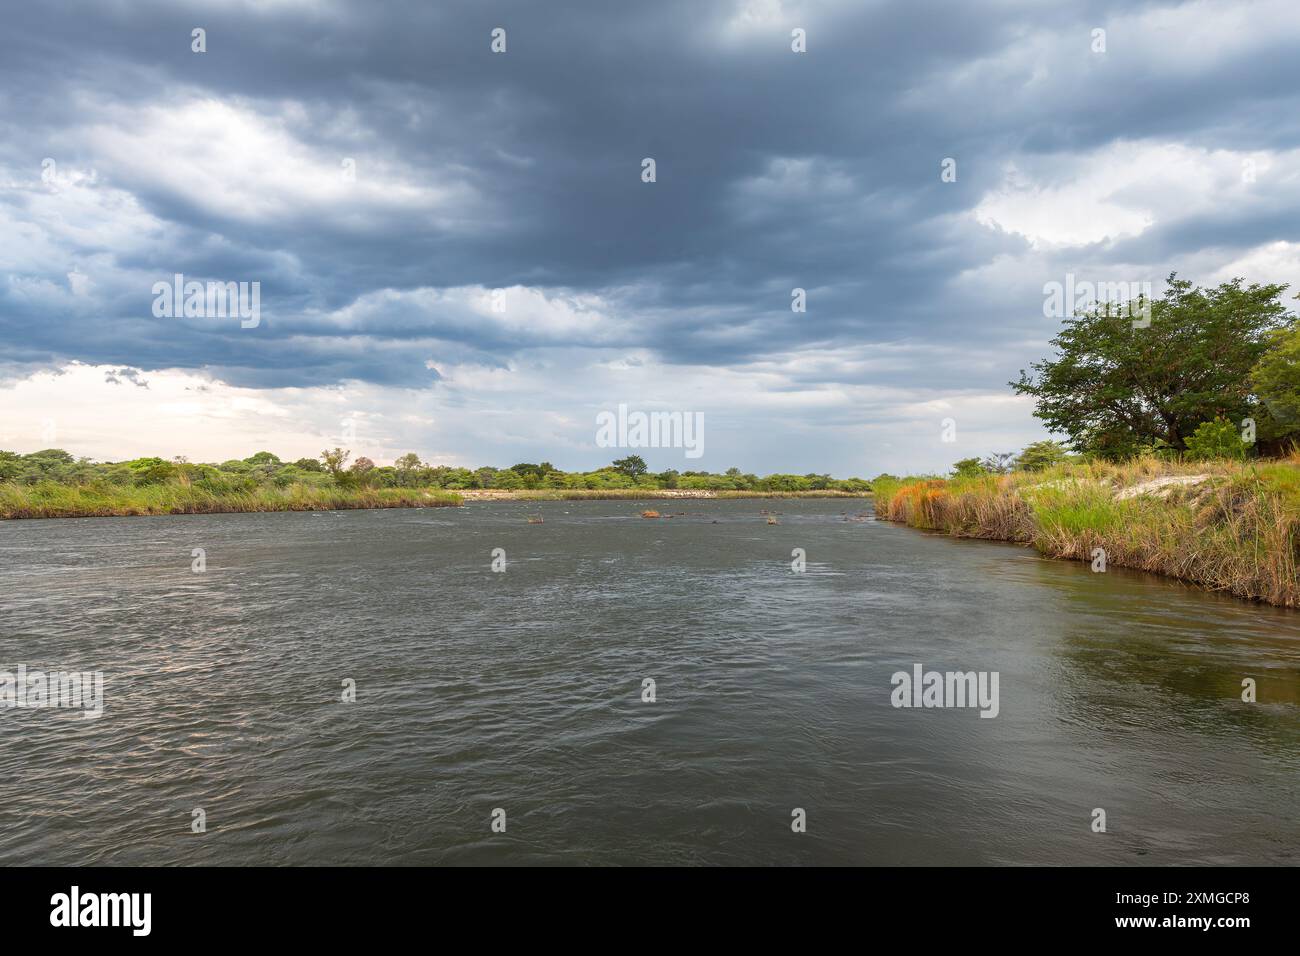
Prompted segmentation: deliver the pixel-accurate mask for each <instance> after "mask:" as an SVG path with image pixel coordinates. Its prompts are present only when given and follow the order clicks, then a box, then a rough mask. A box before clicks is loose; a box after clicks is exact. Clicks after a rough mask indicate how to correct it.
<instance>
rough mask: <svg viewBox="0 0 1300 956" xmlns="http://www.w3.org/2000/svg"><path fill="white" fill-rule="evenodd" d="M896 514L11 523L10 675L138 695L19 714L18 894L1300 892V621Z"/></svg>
mask: <svg viewBox="0 0 1300 956" xmlns="http://www.w3.org/2000/svg"><path fill="white" fill-rule="evenodd" d="M643 507H655V508H659V509H660V510H662V511H665V512H669V511H671V512H677V511H682V512H685V514H684V515H682V516H678V517H674V518H672V519H671V520H663V519H661V520H658V521H650V520H643V519H641V518H640V517H639V511H640V510H641V508H643ZM869 507H870V505H869V503H868V502H860V501H835V500H823V501H808V500H805V501H774V502H762V501H754V500H745V501H680V502H647V503H644V504H637V503H635V502H625V501H587V502H548V503H544V504H525V503H519V502H498V503H480V504H471V505H467V506H465V507H463V508H460V509H439V510H431V511H354V512H344V513H336V514H331V513H325V514H248V515H212V516H177V517H160V518H122V519H111V518H110V519H76V520H59V521H25V522H4V523H0V670H4V669H8V670H13V669H14V668H16V666H17V665H18V664H26V665H27V666H28V667H29V668H35V667H44V668H49V669H57V668H63V669H78V670H102V671H103V672H104V674H105V693H106V698H107V703H106V708H105V715H104V716H103V717H102V718H100V719H98V720H85V719H82V718H81V717H80V716H79V715H77V714H75V713H73V712H69V711H54V710H31V709H28V710H13V709H2V710H0V863H4V864H10V865H16V864H31V863H55V864H65V863H67V864H72V863H76V864H109V863H113V864H132V863H166V864H173V863H181V864H234V863H253V864H282V863H288V864H346V863H398V864H421V863H542V862H545V863H575V864H592V863H627V864H634V863H853V864H859V863H860V864H908V863H912V864H943V863H952V864H991V863H1045V864H1060V863H1083V864H1124V863H1143V864H1164V863H1214V864H1238V863H1240V864H1247V863H1289V864H1295V863H1297V862H1300V852H1298V851H1300V615H1297V614H1296V613H1293V612H1285V611H1280V610H1276V609H1271V608H1267V607H1262V606H1256V605H1251V604H1247V603H1244V602H1240V601H1237V600H1235V599H1231V598H1227V597H1221V596H1217V595H1213V594H1207V593H1203V592H1199V591H1196V590H1194V589H1191V588H1188V587H1185V586H1183V585H1180V584H1177V583H1174V582H1170V581H1166V580H1163V579H1159V578H1154V577H1149V576H1145V575H1139V574H1134V573H1132V572H1125V571H1122V570H1117V569H1114V568H1112V569H1111V570H1110V572H1108V573H1106V574H1093V573H1091V571H1090V570H1089V568H1088V566H1087V565H1086V564H1075V563H1067V562H1058V561H1051V560H1046V559H1042V558H1039V557H1038V556H1036V555H1035V554H1034V553H1033V552H1031V551H1028V550H1025V549H1021V548H1016V547H1011V546H1006V545H998V544H989V543H985V542H969V541H954V540H951V539H947V538H942V537H936V536H929V535H925V534H921V533H918V532H916V531H912V530H909V529H906V528H900V527H896V526H893V525H888V524H883V523H877V522H875V521H871V520H851V519H852V518H853V516H854V515H856V514H858V513H860V512H862V511H863V510H864V509H867V508H869ZM762 508H770V509H774V510H776V511H778V512H780V513H781V514H780V524H779V525H777V526H769V525H767V524H766V520H765V518H764V517H763V516H762V515H761V514H760V509H762ZM536 513H541V514H543V515H544V516H545V523H544V524H528V523H526V521H525V516H526V515H527V514H536ZM200 547H201V548H204V549H205V550H206V552H207V571H206V573H203V574H195V573H193V572H192V571H191V570H190V563H191V549H192V548H200ZM796 547H799V548H803V549H805V550H806V552H807V560H808V566H807V572H806V573H804V574H795V573H792V571H791V568H790V561H791V549H793V548H796ZM493 548H504V549H505V552H506V560H507V562H508V563H507V570H506V572H505V573H500V574H498V573H493V572H492V571H491V568H490V564H491V560H492V555H491V552H492V549H493ZM914 663H921V664H923V665H925V666H926V668H927V669H930V668H933V669H936V670H943V671H947V670H963V671H964V670H988V671H998V672H999V674H1000V682H999V688H1000V713H999V715H998V716H997V717H996V718H995V719H981V718H980V717H979V716H978V712H977V711H975V710H971V709H930V710H925V709H896V708H894V707H892V706H891V704H890V692H891V686H890V676H891V675H892V674H893V673H894V672H895V671H898V670H908V671H910V669H911V667H912V665H913V664H914ZM1245 677H1252V678H1254V679H1255V680H1256V681H1257V682H1258V694H1259V701H1258V702H1257V703H1254V704H1248V703H1243V702H1242V701H1241V681H1242V679H1243V678H1245ZM644 678H653V679H654V680H655V681H656V683H657V696H658V699H657V701H656V702H655V703H643V702H642V700H641V687H642V680H643V679H644ZM345 679H352V680H355V681H356V686H357V701H356V702H355V703H344V702H342V701H341V699H340V697H341V694H342V686H341V685H342V682H343V681H344V680H345ZM498 807H500V808H503V809H505V811H506V819H507V830H506V832H505V833H504V834H501V833H493V832H492V831H491V829H490V826H489V824H490V820H491V814H492V811H493V809H494V808H498ZM796 807H800V808H803V809H805V810H806V812H807V821H808V832H807V833H805V834H796V833H793V832H792V831H791V827H790V822H791V811H792V809H793V808H796ZM1095 807H1101V808H1104V809H1105V810H1106V814H1107V830H1108V832H1106V833H1093V832H1091V830H1090V823H1091V820H1092V816H1091V814H1092V810H1093V808H1095ZM195 808H202V809H203V810H204V811H205V812H206V814H207V832H206V833H204V834H201V835H200V834H194V833H192V832H191V830H190V823H191V812H192V811H193V810H194V809H195Z"/></svg>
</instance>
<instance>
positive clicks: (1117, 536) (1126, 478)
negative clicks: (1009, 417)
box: [874, 454, 1300, 607]
mask: <svg viewBox="0 0 1300 956" xmlns="http://www.w3.org/2000/svg"><path fill="white" fill-rule="evenodd" d="M1161 479H1188V480H1191V483H1188V484H1181V485H1180V484H1168V485H1163V486H1162V485H1161V484H1160V483H1159V482H1160V480H1161ZM1192 479H1195V480H1192ZM1126 489H1127V490H1128V493H1127V494H1126V493H1125V492H1126ZM874 490H875V493H876V501H875V508H876V514H877V516H878V517H880V518H883V519H885V520H888V521H897V522H901V523H904V524H907V525H910V526H912V527H915V528H925V529H929V530H934V531H941V532H943V533H945V534H951V535H955V536H958V537H969V538H989V539H995V540H1000V541H1014V542H1019V543H1022V544H1028V545H1031V546H1033V547H1034V548H1035V549H1037V550H1038V551H1040V552H1041V553H1043V554H1046V555H1049V556H1051V557H1056V558H1065V559H1070V560H1078V561H1091V560H1092V559H1093V553H1094V550H1095V549H1097V548H1101V549H1103V550H1104V551H1105V553H1106V563H1107V565H1115V566H1119V567H1129V568H1137V569H1140V570H1143V571H1149V572H1152V573H1155V574H1164V575H1168V576H1170V577H1174V578H1178V579H1180V580H1183V581H1188V582H1191V583H1193V584H1197V585H1200V586H1202V587H1206V588H1211V589H1213V590H1218V591H1226V592H1228V593H1231V594H1235V595H1237V596H1238V597H1242V598H1248V599H1251V600H1258V601H1263V602H1266V603H1269V604H1276V605H1280V606H1284V607H1300V577H1298V574H1297V568H1298V567H1300V457H1298V456H1296V455H1295V454H1292V455H1291V456H1290V457H1289V458H1286V459H1282V460H1278V461H1268V462H1245V463H1242V462H1235V461H1216V462H1187V463H1178V462H1167V461H1162V460H1159V459H1155V458H1142V459H1137V460H1134V461H1130V462H1125V463H1120V464H1111V463H1105V462H1093V463H1087V464H1072V465H1060V466H1057V467H1054V468H1051V469H1047V470H1044V471H1037V472H1014V473H1012V474H1010V475H1001V476H996V475H990V476H984V477H978V478H959V479H942V478H922V479H904V480H899V481H889V482H878V483H877V484H876V486H875V488H874ZM1135 492H1141V493H1135Z"/></svg>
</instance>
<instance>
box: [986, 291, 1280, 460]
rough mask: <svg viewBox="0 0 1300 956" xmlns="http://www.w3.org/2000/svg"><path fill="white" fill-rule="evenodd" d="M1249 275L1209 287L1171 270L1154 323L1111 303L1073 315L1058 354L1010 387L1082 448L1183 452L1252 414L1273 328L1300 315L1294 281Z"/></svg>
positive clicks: (1058, 341) (1110, 454)
mask: <svg viewBox="0 0 1300 956" xmlns="http://www.w3.org/2000/svg"><path fill="white" fill-rule="evenodd" d="M1242 281H1243V280H1241V279H1233V280H1232V281H1231V282H1225V283H1223V284H1222V285H1220V286H1218V287H1217V288H1213V289H1201V288H1199V287H1196V286H1193V285H1192V283H1190V282H1188V281H1186V280H1183V279H1179V278H1177V276H1176V275H1170V277H1169V288H1168V290H1167V291H1166V293H1165V295H1164V297H1163V298H1161V299H1157V300H1155V301H1153V302H1152V304H1151V321H1150V325H1149V326H1148V327H1145V328H1143V327H1138V328H1135V327H1134V326H1133V319H1132V317H1131V316H1130V315H1128V314H1126V312H1127V310H1126V309H1124V308H1123V307H1119V308H1115V307H1113V306H1109V305H1108V306H1105V307H1102V308H1097V309H1094V310H1093V311H1091V312H1089V313H1086V314H1082V315H1077V316H1074V317H1073V318H1069V319H1066V320H1065V323H1064V326H1065V327H1064V328H1063V329H1062V330H1061V331H1060V332H1059V333H1058V334H1057V336H1056V338H1054V339H1052V345H1053V346H1054V347H1055V348H1056V350H1057V355H1056V357H1055V358H1052V359H1048V360H1046V361H1043V362H1038V363H1036V364H1035V365H1034V366H1033V369H1034V371H1035V372H1036V373H1037V374H1036V375H1034V376H1030V375H1028V374H1026V373H1025V371H1024V370H1023V369H1022V370H1021V372H1020V380H1019V381H1017V382H1011V383H1010V384H1011V386H1012V388H1014V389H1015V390H1016V391H1017V392H1018V393H1020V394H1021V395H1032V396H1033V397H1034V398H1035V399H1037V404H1036V405H1035V408H1034V415H1035V416H1036V417H1037V418H1040V419H1042V420H1043V422H1044V423H1046V425H1047V427H1048V428H1049V429H1050V430H1052V431H1054V432H1059V433H1062V434H1066V435H1069V436H1070V442H1071V444H1072V445H1074V447H1075V448H1077V449H1079V450H1080V451H1085V452H1091V453H1094V454H1097V455H1100V456H1102V457H1107V458H1123V457H1126V456H1128V455H1132V454H1135V453H1137V452H1139V451H1141V450H1143V449H1150V448H1154V447H1158V446H1160V445H1164V446H1168V447H1171V448H1174V449H1177V450H1182V449H1184V448H1186V445H1187V438H1188V436H1190V435H1191V434H1192V433H1193V432H1194V431H1195V430H1196V428H1197V427H1198V426H1199V425H1200V424H1201V423H1202V422H1204V421H1208V420H1211V419H1213V418H1215V417H1217V416H1220V415H1222V416H1224V417H1227V418H1229V419H1231V420H1233V421H1239V420H1241V419H1242V418H1244V417H1247V416H1249V414H1250V413H1251V411H1252V409H1253V408H1254V407H1255V406H1256V403H1255V401H1254V398H1253V395H1252V393H1251V385H1250V372H1251V370H1252V369H1254V368H1255V366H1256V364H1257V363H1258V362H1259V360H1260V358H1261V357H1262V356H1263V354H1264V353H1265V351H1266V350H1267V348H1268V344H1269V334H1270V333H1271V332H1272V331H1274V330H1275V329H1277V328H1278V327H1280V326H1282V325H1285V324H1286V323H1287V322H1289V321H1291V320H1292V318H1291V316H1289V315H1288V313H1287V311H1286V308H1285V306H1283V305H1282V303H1281V302H1280V301H1279V298H1280V296H1281V295H1282V293H1283V292H1284V291H1285V290H1286V286H1285V285H1276V284H1270V285H1259V284H1258V283H1252V284H1251V285H1250V286H1247V287H1244V288H1243V286H1242Z"/></svg>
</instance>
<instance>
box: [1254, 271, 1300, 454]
mask: <svg viewBox="0 0 1300 956" xmlns="http://www.w3.org/2000/svg"><path fill="white" fill-rule="evenodd" d="M1296 298H1300V296H1296ZM1269 344H1270V348H1269V350H1268V351H1267V352H1265V353H1264V357H1263V358H1261V359H1260V360H1259V364H1258V365H1256V366H1255V370H1254V372H1252V373H1251V378H1250V381H1251V385H1252V386H1254V389H1255V393H1256V394H1257V395H1259V397H1260V399H1261V400H1263V402H1264V407H1265V408H1267V409H1268V412H1269V414H1270V415H1271V416H1272V418H1273V420H1274V421H1273V424H1274V428H1273V432H1274V433H1285V432H1289V431H1293V430H1300V323H1293V324H1292V326H1291V328H1288V329H1281V330H1278V331H1276V332H1274V333H1273V335H1272V337H1271V341H1270V343H1269ZM1264 437H1265V438H1272V437H1274V434H1270V433H1269V432H1268V431H1265V432H1264Z"/></svg>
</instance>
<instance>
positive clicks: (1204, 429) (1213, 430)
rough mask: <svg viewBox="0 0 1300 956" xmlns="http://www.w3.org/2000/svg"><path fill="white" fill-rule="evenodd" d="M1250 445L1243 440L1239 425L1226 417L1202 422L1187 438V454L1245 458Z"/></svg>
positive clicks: (1203, 456) (1201, 457) (1194, 456)
mask: <svg viewBox="0 0 1300 956" xmlns="http://www.w3.org/2000/svg"><path fill="white" fill-rule="evenodd" d="M1248 451H1250V445H1248V444H1246V443H1245V442H1244V441H1242V440H1241V432H1240V431H1239V430H1238V428H1237V426H1236V425H1234V424H1233V423H1232V422H1230V421H1228V420H1227V419H1225V418H1216V419H1215V420H1214V421H1212V422H1202V423H1201V424H1200V425H1199V426H1198V427H1197V429H1196V431H1194V432H1192V434H1191V435H1190V436H1189V437H1188V439H1187V454H1188V455H1189V456H1190V457H1192V458H1198V459H1213V458H1238V459H1241V458H1245V457H1246V453H1247V452H1248Z"/></svg>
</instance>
